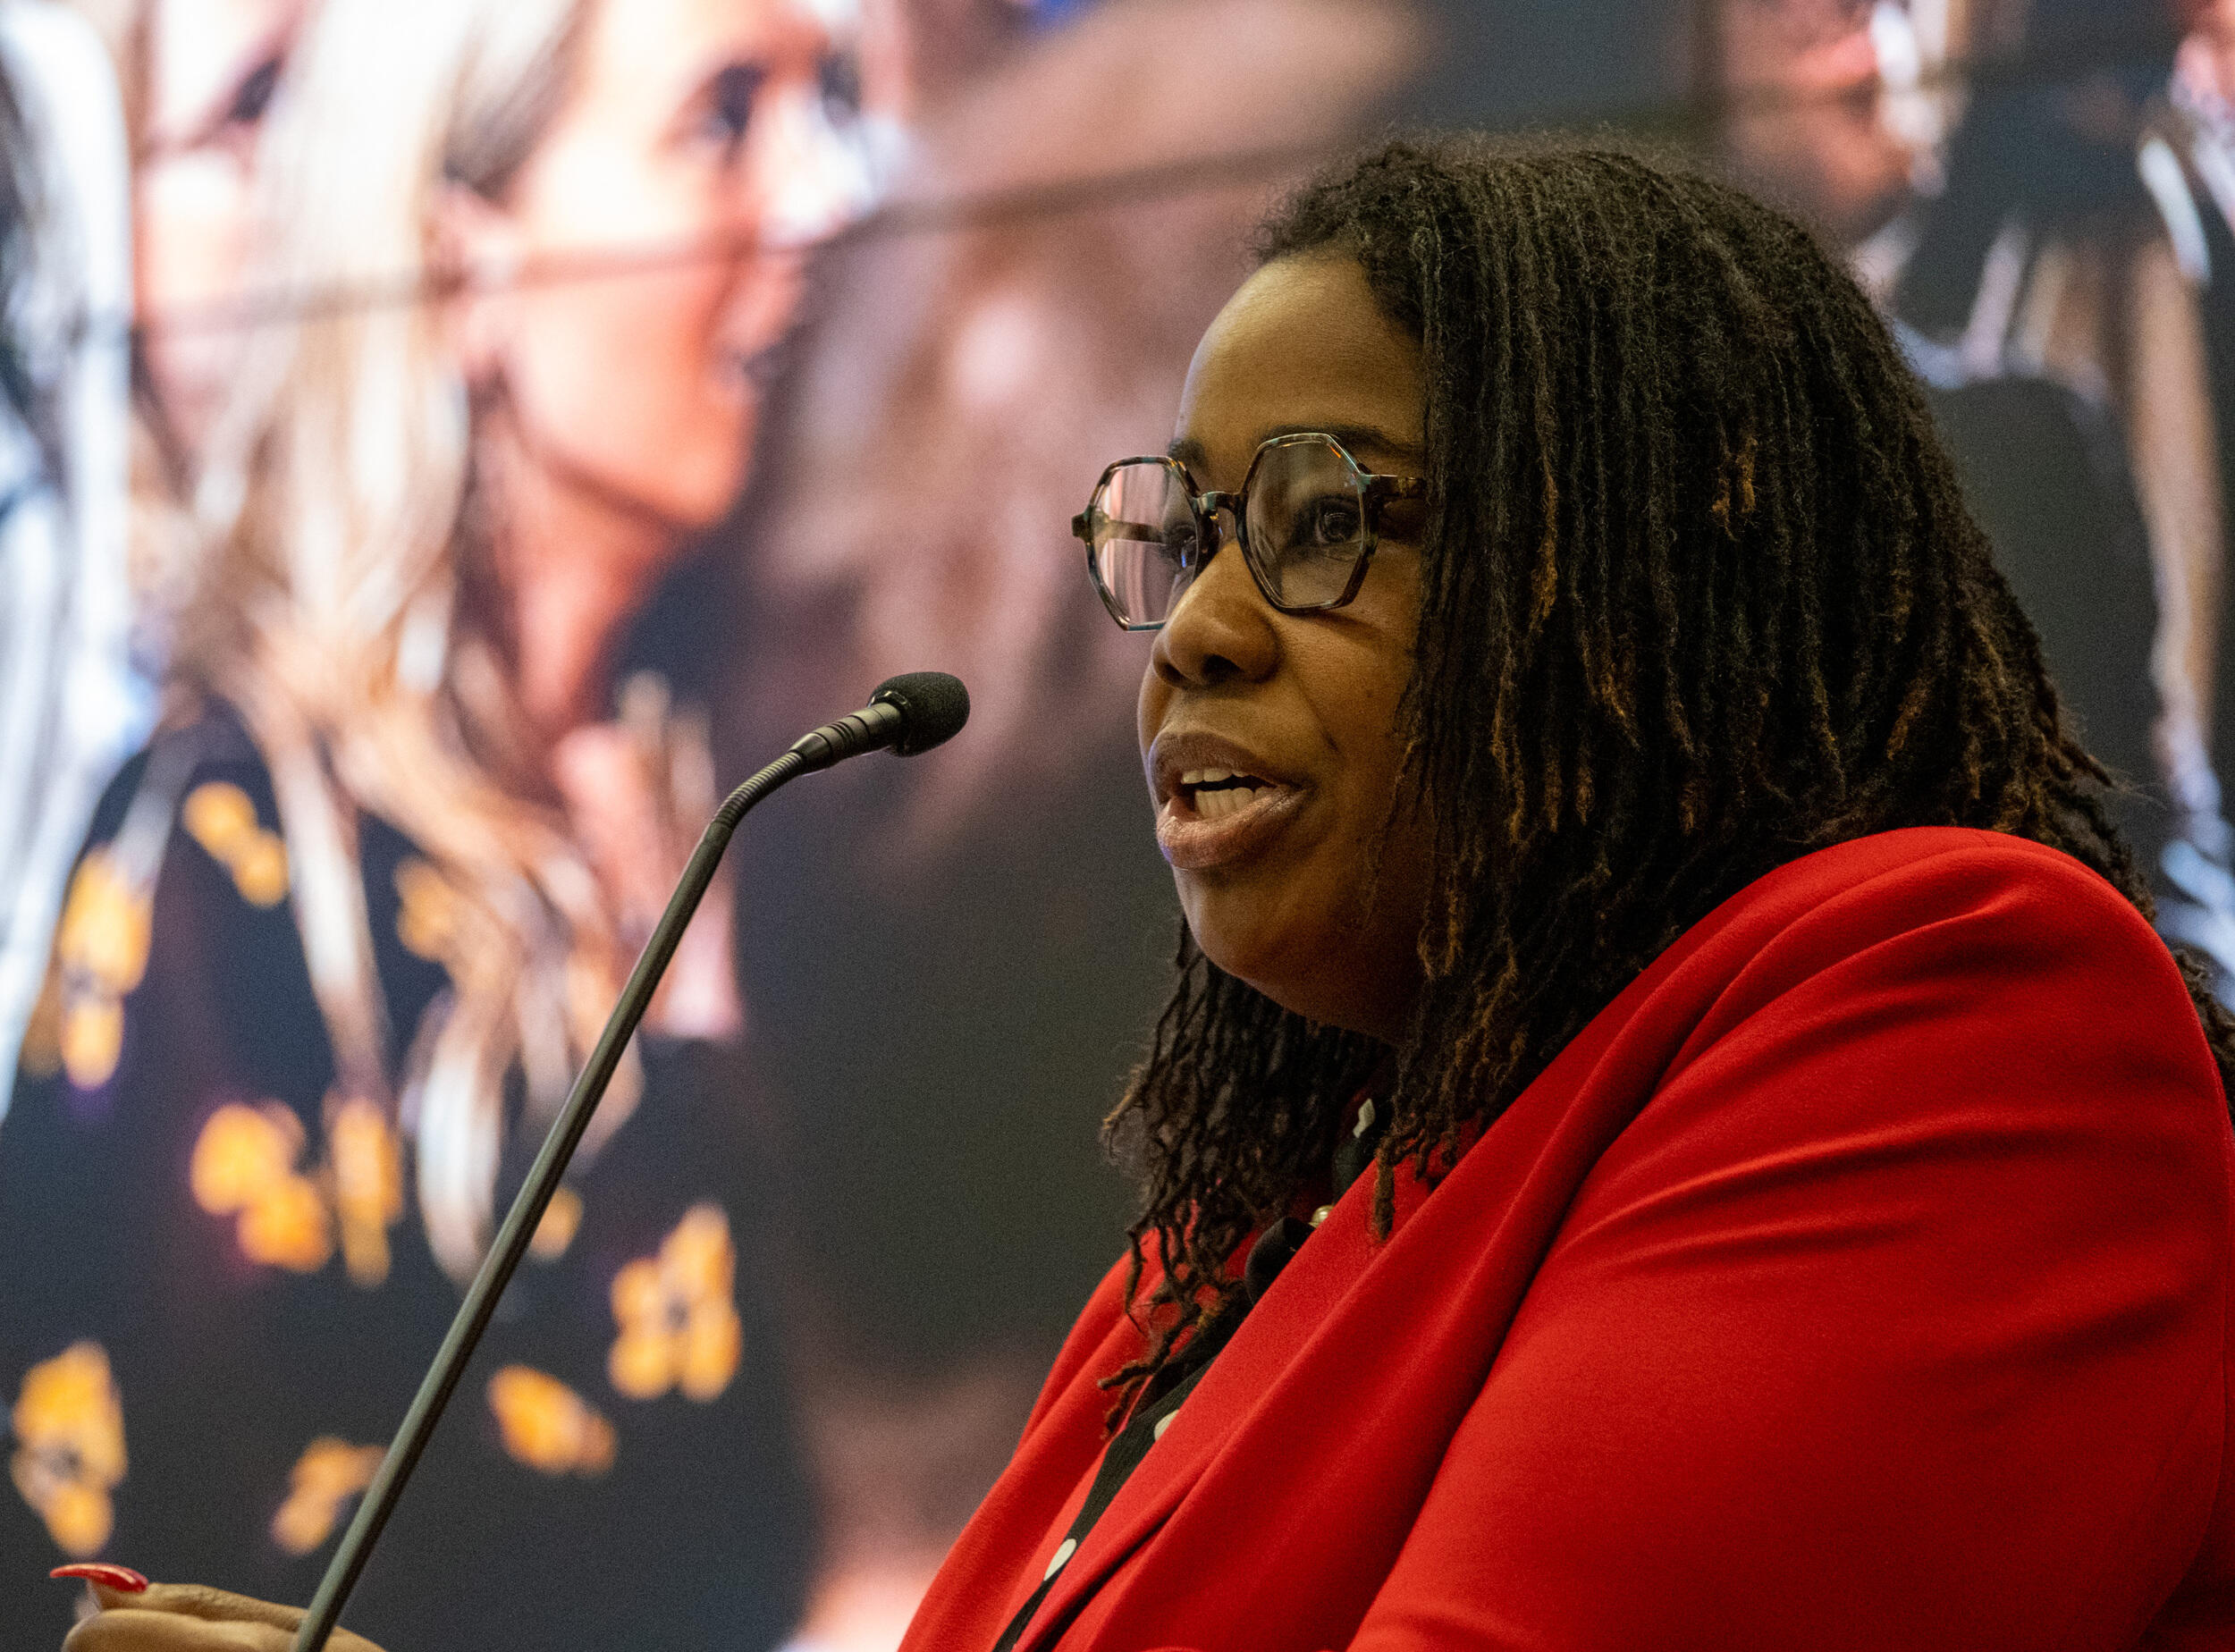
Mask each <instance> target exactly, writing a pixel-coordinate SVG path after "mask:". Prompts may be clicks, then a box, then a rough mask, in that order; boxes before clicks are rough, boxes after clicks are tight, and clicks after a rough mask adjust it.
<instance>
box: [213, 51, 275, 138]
mask: <svg viewBox="0 0 2235 1652" xmlns="http://www.w3.org/2000/svg"><path fill="white" fill-rule="evenodd" d="M280 67H281V65H280V60H279V58H278V57H276V56H272V57H267V58H266V59H265V60H264V61H263V62H262V63H258V64H257V66H256V67H255V68H253V69H251V70H249V72H248V73H246V74H245V75H242V76H241V77H240V85H238V86H236V87H234V88H233V91H232V98H231V99H230V100H229V101H228V102H227V103H226V105H225V111H224V114H223V115H222V116H220V117H219V124H221V125H224V126H254V125H256V124H257V123H258V122H261V121H262V120H263V119H264V116H265V113H266V111H267V110H269V109H270V108H271V106H272V96H273V94H274V93H275V92H276V91H278V90H279V81H280Z"/></svg>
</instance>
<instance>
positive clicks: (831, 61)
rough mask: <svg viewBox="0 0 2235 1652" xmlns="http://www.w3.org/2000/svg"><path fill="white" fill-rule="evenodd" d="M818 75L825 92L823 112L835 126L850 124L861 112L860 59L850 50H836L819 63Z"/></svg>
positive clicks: (823, 95)
mask: <svg viewBox="0 0 2235 1652" xmlns="http://www.w3.org/2000/svg"><path fill="white" fill-rule="evenodd" d="M815 79H816V81H817V83H818V85H819V86H820V87H821V89H822V114H823V117H824V118H825V119H826V120H828V121H829V122H831V125H833V126H841V127H842V126H851V125H852V124H853V123H854V122H856V121H858V120H860V119H861V114H862V65H861V59H859V58H858V57H856V56H855V55H854V54H853V53H851V52H833V53H831V55H829V56H828V57H826V58H824V59H823V60H822V63H820V64H819V65H817V67H816V70H815Z"/></svg>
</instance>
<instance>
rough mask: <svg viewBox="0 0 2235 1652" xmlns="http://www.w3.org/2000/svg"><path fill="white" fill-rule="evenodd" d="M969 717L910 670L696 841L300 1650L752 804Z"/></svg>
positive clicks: (467, 1349)
mask: <svg viewBox="0 0 2235 1652" xmlns="http://www.w3.org/2000/svg"><path fill="white" fill-rule="evenodd" d="M969 716H970V691H969V690H968V689H966V688H965V687H963V686H962V684H961V683H960V682H959V681H958V680H957V679H955V678H952V677H949V676H948V675H947V674H946V673H945V672H944V671H909V672H907V673H905V674H904V675H902V676H899V677H895V678H890V679H887V680H886V681H885V682H882V683H881V684H879V685H878V687H877V691H876V692H875V693H874V694H873V695H870V696H869V704H867V705H865V706H864V707H863V708H862V709H861V710H860V711H858V712H848V714H847V715H846V716H844V717H841V718H839V720H838V721H836V722H831V723H825V724H823V725H822V728H820V729H815V730H814V732H813V733H812V734H808V735H805V736H803V737H802V738H800V739H799V740H798V741H797V742H796V743H795V744H794V745H793V746H792V747H791V749H790V750H789V751H787V752H786V753H785V754H783V755H782V756H781V757H779V758H778V759H777V760H776V761H775V762H774V763H771V764H769V765H768V767H767V768H765V769H763V770H762V771H760V772H759V773H758V774H755V776H753V778H752V779H750V780H746V782H745V784H744V785H742V786H740V787H738V788H737V790H735V791H733V792H731V793H730V795H729V797H726V798H724V799H723V800H722V804H721V807H720V808H719V809H717V810H715V811H714V817H713V820H711V821H709V822H707V823H706V830H705V831H704V834H703V835H702V836H701V837H700V838H699V839H698V847H696V849H694V850H692V851H691V858H690V863H689V864H687V866H685V867H684V868H683V876H682V878H681V880H680V881H679V882H678V883H677V884H676V886H675V893H674V894H673V895H671V896H670V897H669V898H668V904H667V909H666V910H665V911H664V912H662V914H661V915H660V922H659V923H658V924H657V925H656V926H655V927H654V930H653V931H652V939H651V940H647V941H646V942H645V948H644V951H643V952H642V953H641V954H640V955H639V956H638V957H637V966H636V967H635V968H634V969H633V970H631V971H630V972H629V974H628V984H627V985H626V986H624V987H622V989H621V991H620V1000H619V1002H617V1003H616V1004H615V1005H614V1006H613V1013H612V1015H611V1017H609V1018H608V1019H607V1021H606V1023H605V1030H604V1031H603V1033H599V1034H598V1040H597V1044H596V1046H595V1048H594V1049H592V1050H591V1051H590V1058H589V1060H588V1061H586V1062H585V1063H584V1064H583V1067H582V1072H581V1074H580V1075H579V1076H578V1077H577V1078H576V1080H575V1081H574V1088H573V1090H571V1091H570V1092H568V1095H567V1104H566V1106H565V1107H563V1108H561V1109H560V1112H559V1117H557V1118H556V1119H555V1120H553V1121H552V1126H551V1133H550V1134H548V1135H546V1136H545V1137H544V1145H543V1147H542V1149H541V1151H538V1152H537V1153H536V1162H535V1164H534V1165H533V1166H531V1167H529V1169H528V1172H527V1183H526V1184H524V1185H523V1186H522V1187H521V1188H520V1191H519V1196H518V1197H517V1198H515V1199H514V1200H513V1201H512V1208H511V1209H510V1210H507V1211H506V1212H505V1214H504V1221H503V1223H502V1225H501V1226H499V1227H498V1229H497V1235H496V1238H495V1239H494V1240H493V1242H492V1243H491V1244H490V1246H489V1254H488V1255H487V1256H485V1257H484V1258H483V1259H482V1263H481V1269H480V1271H479V1272H478V1273H477V1274H476V1275H475V1276H474V1282H473V1284H472V1285H470V1286H469V1287H468V1289H467V1292H466V1299H465V1301H464V1302H460V1304H459V1306H458V1315H457V1317H456V1318H455V1319H452V1320H451V1327H450V1329H449V1331H448V1332H447V1333H445V1334H444V1336H443V1345H442V1347H441V1348H440V1349H438V1350H437V1351H436V1353H435V1355H434V1364H433V1365H431V1366H429V1367H428V1368H427V1373H426V1378H424V1379H422V1380H421V1382H420V1384H419V1391H418V1393H417V1394H416V1395H413V1396H412V1400H411V1408H410V1410H409V1411H407V1412H405V1413H404V1418H403V1423H402V1426H401V1428H399V1429H397V1430H396V1437H395V1438H394V1439H392V1440H391V1441H390V1442H389V1445H388V1452H387V1454H386V1455H385V1456H384V1457H383V1458H382V1459H381V1463H380V1468H379V1471H377V1472H376V1473H375V1474H374V1476H373V1479H372V1483H371V1484H370V1485H368V1486H367V1488H365V1498H364V1501H363V1502H361V1503H359V1504H358V1508H357V1517H356V1518H355V1519H354V1520H352V1521H350V1529H349V1530H348V1531H346V1532H344V1533H343V1534H342V1542H341V1546H340V1547H338V1548H336V1549H335V1550H334V1551H333V1561H332V1562H331V1563H329V1564H328V1565H327V1567H326V1572H325V1577H324V1578H322V1579H320V1580H319V1582H318V1592H317V1594H316V1596H315V1597H313V1598H312V1600H311V1603H310V1609H309V1611H308V1612H307V1613H306V1614H304V1616H303V1621H302V1623H301V1625H300V1626H299V1628H298V1629H297V1630H296V1631H295V1643H294V1648H293V1652H324V1648H325V1644H326V1639H327V1637H329V1636H330V1635H332V1634H333V1626H334V1624H335V1623H338V1622H340V1620H341V1616H342V1603H343V1602H345V1601H346V1600H348V1599H349V1597H350V1590H351V1589H355V1588H356V1587H357V1580H358V1576H359V1574H361V1573H362V1572H364V1570H365V1562H366V1560H367V1558H368V1557H369V1556H370V1555H371V1553H372V1547H373V1545H374V1543H375V1541H377V1540H378V1538H379V1537H380V1533H381V1529H382V1528H383V1527H384V1526H385V1525H386V1524H387V1523H388V1516H389V1515H390V1514H391V1513H393V1512H394V1510H395V1506H396V1502H397V1500H398V1499H399V1498H400V1497H401V1496H402V1495H403V1487H404V1481H405V1480H406V1479H409V1477H410V1474H411V1471H412V1470H413V1469H414V1468H415V1467H416V1466H417V1463H418V1461H419V1457H420V1454H422V1453H423V1452H425V1451H426V1443H427V1439H428V1437H429V1436H431V1435H432V1434H433V1433H434V1425H435V1423H436V1422H438V1421H439V1420H441V1419H442V1415H443V1407H444V1406H445V1405H447V1404H448V1403H450V1396H451V1392H452V1391H453V1390H454V1389H456V1387H458V1382H459V1379H460V1378H461V1377H463V1376H464V1375H465V1371H466V1361H468V1360H469V1359H471V1358H472V1357H473V1352H474V1349H475V1348H476V1347H477V1346H478V1345H479V1344H480V1342H481V1335H482V1333H483V1332H484V1331H485V1330H486V1329H487V1328H488V1327H489V1319H490V1316H491V1315H493V1313H494V1312H495V1311H496V1305H497V1298H498V1297H499V1296H501V1295H502V1294H503V1292H504V1287H505V1285H506V1284H507V1283H508V1282H509V1281H510V1279H511V1277H512V1275H513V1272H514V1271H515V1270H516V1269H518V1268H519V1265H520V1259H521V1258H522V1257H524V1256H525V1255H527V1246H528V1242H529V1241H530V1240H532V1239H533V1238H534V1237H535V1236H536V1225H537V1224H538V1223H539V1222H541V1221H542V1220H543V1219H544V1207H546V1206H547V1205H549V1204H550V1203H551V1198H552V1194H553V1193H557V1192H558V1191H559V1182H560V1178H561V1177H562V1176H565V1175H566V1173H567V1166H568V1163H569V1161H570V1160H571V1159H573V1158H574V1150H575V1148H576V1146H577V1145H578V1143H579V1142H581V1140H582V1133H583V1131H585V1130H586V1129H587V1128H588V1127H589V1123H590V1116H591V1115H592V1114H593V1113H595V1112H596V1111H597V1104H598V1103H599V1102H600V1101H602V1100H604V1098H605V1087H606V1086H607V1085H608V1084H610V1083H611V1082H612V1078H613V1072H614V1069H615V1068H616V1067H618V1066H620V1058H621V1051H622V1050H623V1049H626V1048H628V1041H629V1039H630V1038H631V1037H632V1036H633V1035H634V1034H635V1033H636V1031H637V1023H638V1022H640V1021H642V1020H643V1019H644V1014H645V1009H646V1008H647V1007H649V1006H650V1005H651V1003H652V995H653V992H654V990H656V989H657V988H658V987H659V984H660V977H661V976H662V975H663V974H666V973H667V966H668V963H669V960H671V958H673V957H674V956H675V948H676V946H677V945H678V943H679V942H680V941H681V940H682V939H683V931H684V930H685V929H686V928H687V927H688V926H689V924H690V921H691V915H692V914H693V913H695V912H696V911H697V910H698V903H699V901H700V899H701V898H704V895H705V893H706V887H707V885H708V884H710V883H712V882H713V878H714V870H715V868H716V867H718V866H719V865H720V864H721V856H722V852H723V851H724V850H725V849H727V848H728V847H730V834H731V833H732V832H734V831H736V830H737V828H738V822H739V821H740V820H742V819H744V818H745V814H746V811H747V810H749V809H751V808H752V807H753V805H755V804H757V803H759V802H760V801H761V799H763V797H767V796H768V795H769V794H770V793H771V792H772V791H774V790H776V789H777V788H779V787H780V786H782V785H784V784H785V783H786V782H787V781H789V780H797V778H798V777H799V776H801V775H803V774H813V773H814V772H815V771H818V770H822V769H827V768H829V767H831V764H833V763H843V762H844V761H845V760H846V759H847V758H848V757H856V756H859V755H860V754H862V753H864V752H873V751H879V750H884V749H890V751H892V752H893V753H894V754H896V755H898V756H902V757H912V756H914V755H915V754H917V753H918V752H927V751H929V750H931V749H932V747H933V746H938V745H940V744H942V743H944V742H945V741H947V740H949V739H950V738H953V737H954V735H955V733H956V732H957V730H958V729H961V727H962V725H963V724H964V722H965V721H967V720H968V718H969Z"/></svg>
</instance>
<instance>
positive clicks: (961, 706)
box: [869, 671, 970, 757]
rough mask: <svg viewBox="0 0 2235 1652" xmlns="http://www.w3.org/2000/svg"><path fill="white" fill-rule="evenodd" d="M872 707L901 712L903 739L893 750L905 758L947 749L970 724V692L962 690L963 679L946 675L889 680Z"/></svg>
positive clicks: (922, 673) (911, 675) (910, 674)
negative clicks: (933, 748)
mask: <svg viewBox="0 0 2235 1652" xmlns="http://www.w3.org/2000/svg"><path fill="white" fill-rule="evenodd" d="M869 703H870V704H872V705H892V706H898V708H899V711H900V715H901V718H902V720H903V721H902V722H901V727H900V738H898V739H897V740H895V741H894V742H893V743H892V749H893V751H894V752H895V753H896V754H898V755H900V756H902V757H913V756H915V754H916V753H918V752H928V751H930V750H931V749H932V746H940V745H944V744H945V743H946V742H947V741H949V740H950V739H952V738H954V737H955V735H956V734H957V732H958V731H959V730H960V729H961V728H962V726H963V724H965V723H966V722H968V721H970V690H968V689H967V688H966V687H963V686H962V679H960V678H959V677H949V676H948V675H947V673H946V672H944V671H903V672H902V673H901V674H900V675H899V676H898V677H888V678H887V679H885V680H884V681H883V682H881V683H879V684H878V685H877V692H876V693H874V694H873V695H870V696H869Z"/></svg>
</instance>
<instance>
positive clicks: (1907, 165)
mask: <svg viewBox="0 0 2235 1652" xmlns="http://www.w3.org/2000/svg"><path fill="white" fill-rule="evenodd" d="M1880 9H1882V8H1880V7H1877V6H1875V5H1873V4H1871V3H1870V0H1721V12H1720V23H1721V28H1720V30H1719V33H1720V37H1721V46H1722V53H1723V62H1722V63H1721V65H1720V68H1721V75H1720V80H1721V84H1722V89H1723V90H1724V92H1725V94H1726V95H1727V96H1728V97H1730V98H1731V99H1732V106H1731V108H1730V111H1729V112H1728V114H1726V115H1725V125H1724V141H1725V145H1726V146H1727V147H1728V148H1729V150H1730V153H1731V157H1732V159H1733V160H1734V161H1735V162H1737V164H1739V166H1740V167H1741V168H1742V170H1743V171H1744V172H1745V173H1746V174H1747V175H1748V176H1749V177H1750V178H1752V179H1753V180H1755V181H1757V182H1758V183H1760V184H1761V185H1763V186H1764V187H1765V188H1767V189H1768V190H1772V191H1773V192H1775V194H1777V195H1778V196H1779V197H1781V198H1783V199H1784V200H1785V201H1786V202H1787V203H1788V204H1790V205H1792V206H1796V207H1798V208H1799V209H1800V210H1801V211H1802V212H1805V213H1807V214H1809V215H1810V216H1812V217H1815V218H1817V219H1818V220H1819V221H1820V222H1822V223H1824V224H1825V225H1826V227H1828V228H1829V229H1830V230H1831V231H1832V232H1834V234H1837V235H1838V236H1840V237H1841V238H1842V239H1843V240H1847V241H1849V242H1854V241H1859V240H1863V239H1864V238H1865V237H1867V236H1868V235H1869V234H1870V233H1871V232H1873V231H1875V230H1877V228H1879V226H1881V225H1882V224H1884V223H1885V222H1886V221H1887V220H1888V219H1889V218H1891V217H1892V216H1893V215H1894V214H1895V213H1897V212H1899V211H1900V210H1901V208H1902V205H1903V203H1904V201H1905V200H1906V199H1907V197H1908V194H1909V190H1910V176H1911V173H1912V172H1913V171H1914V169H1915V165H1916V160H1917V157H1916V156H1915V155H1914V153H1913V152H1912V151H1911V149H1910V147H1909V146H1908V144H1906V143H1905V142H1904V141H1903V140H1902V137H1901V136H1900V135H1899V134H1898V133H1896V132H1895V131H1893V128H1892V126H1891V125H1890V124H1889V123H1888V122H1887V121H1886V119H1885V110H1884V107H1883V97H1884V87H1883V83H1882V74H1881V64H1880V63H1879V61H1878V46H1877V39H1876V37H1875V35H1874V32H1873V30H1874V23H1873V19H1874V16H1875V14H1876V13H1877V11H1879V10H1880Z"/></svg>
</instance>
